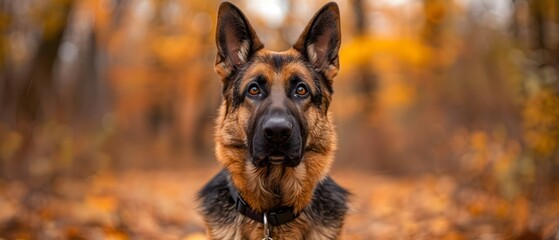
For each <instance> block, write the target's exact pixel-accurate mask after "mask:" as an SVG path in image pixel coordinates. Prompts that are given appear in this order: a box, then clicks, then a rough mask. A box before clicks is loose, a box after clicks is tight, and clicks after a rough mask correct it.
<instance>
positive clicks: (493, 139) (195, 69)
mask: <svg viewBox="0 0 559 240" xmlns="http://www.w3.org/2000/svg"><path fill="white" fill-rule="evenodd" d="M234 3H235V4H237V5H238V6H239V7H240V8H241V9H243V11H244V12H245V14H246V15H247V16H248V18H249V20H250V21H251V23H252V25H253V26H254V28H255V29H256V32H257V33H258V35H259V36H260V38H261V39H262V40H263V42H264V43H265V45H266V46H267V47H268V48H269V49H272V50H284V49H287V48H289V47H290V45H291V44H292V43H293V42H294V41H295V40H296V38H297V37H298V36H299V34H300V32H301V31H302V30H303V28H304V27H305V25H306V23H307V22H308V21H309V19H310V18H311V16H312V15H313V14H314V12H315V11H316V10H317V9H318V8H319V7H320V6H321V5H322V4H324V2H322V1H311V0H303V1H294V0H290V1H281V0H265V1H264V0H244V1H234ZM338 3H339V5H340V8H341V14H342V30H343V33H342V36H343V41H342V48H341V53H340V56H341V59H340V65H341V72H340V74H339V76H338V77H337V78H336V80H335V86H334V87H335V95H334V101H333V106H332V108H331V110H332V111H333V113H334V116H335V122H336V125H337V126H338V128H337V131H338V133H339V136H340V141H339V151H338V153H337V160H336V163H335V166H334V169H333V176H334V178H335V179H336V180H337V181H338V182H339V183H340V184H342V185H343V186H346V187H347V188H349V190H350V191H351V192H353V194H354V195H353V197H352V204H353V207H354V209H355V211H354V212H352V214H351V215H350V217H349V218H348V221H347V223H346V227H345V230H344V233H343V236H344V239H519V240H520V239H525V240H530V239H534V240H536V239H559V218H558V216H559V184H558V183H559V1H556V0H453V1H447V0H351V1H339V2H338ZM218 5H219V1H217V0H188V1H186V0H185V1H182V0H48V1H47V0H0V32H1V34H2V35H1V37H0V239H84V238H85V239H129V238H133V239H203V231H204V230H203V227H202V223H201V219H200V217H199V216H198V215H197V214H196V212H195V208H196V203H195V192H196V191H197V190H198V189H199V188H200V187H201V186H202V185H203V184H204V183H205V182H206V181H207V180H208V179H210V178H211V176H212V175H213V174H215V173H216V172H217V171H218V169H219V166H218V165H217V163H216V161H215V157H214V155H213V149H212V148H213V142H212V139H213V136H212V134H213V120H214V118H215V117H216V112H217V108H218V106H219V104H220V98H221V96H220V84H221V83H220V81H219V79H218V76H217V74H215V73H214V71H213V63H214V58H215V54H216V50H215V43H214V32H215V30H214V28H215V24H216V11H217V6H218Z"/></svg>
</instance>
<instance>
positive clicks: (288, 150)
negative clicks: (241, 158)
mask: <svg viewBox="0 0 559 240" xmlns="http://www.w3.org/2000/svg"><path fill="white" fill-rule="evenodd" d="M255 123H256V126H255V128H254V133H253V136H252V141H251V142H252V144H251V145H252V146H251V158H252V162H253V164H254V165H255V166H257V167H264V166H269V165H284V166H286V167H296V166H297V165H299V163H300V162H301V158H302V145H303V136H302V132H301V127H300V126H299V124H298V122H297V121H296V119H295V117H293V115H292V114H289V113H288V112H287V111H285V110H284V111H282V110H272V111H269V112H268V113H266V114H264V115H263V116H262V117H261V118H260V119H258V120H257V121H256V122H255Z"/></svg>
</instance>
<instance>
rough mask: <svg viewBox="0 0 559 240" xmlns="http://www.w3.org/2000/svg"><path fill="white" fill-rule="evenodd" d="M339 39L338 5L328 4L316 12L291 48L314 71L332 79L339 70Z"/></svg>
mask: <svg viewBox="0 0 559 240" xmlns="http://www.w3.org/2000/svg"><path fill="white" fill-rule="evenodd" d="M341 38H342V37H341V33H340V10H339V8H338V4H336V3H335V2H330V3H327V4H326V5H324V6H323V7H322V8H321V9H320V10H318V12H317V13H316V14H315V15H314V17H313V18H312V19H311V21H310V22H309V24H308V25H307V27H306V28H305V31H303V33H302V34H301V36H300V37H299V40H297V42H296V43H295V45H293V48H295V49H296V50H297V51H299V52H301V53H302V54H303V55H304V56H305V57H306V58H307V59H308V60H309V61H310V62H311V64H312V65H313V67H314V68H315V69H317V70H318V71H322V72H324V74H325V75H326V77H328V78H329V79H332V78H333V77H334V76H336V75H337V74H338V70H339V68H340V63H339V60H338V51H339V50H340V44H341Z"/></svg>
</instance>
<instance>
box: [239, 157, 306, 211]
mask: <svg viewBox="0 0 559 240" xmlns="http://www.w3.org/2000/svg"><path fill="white" fill-rule="evenodd" d="M305 178H306V167H305V166H304V165H300V166H297V167H295V168H288V167H282V166H268V167H262V168H257V167H255V166H254V165H252V164H246V165H245V171H244V174H243V175H241V177H238V176H235V175H233V177H232V182H233V184H234V185H235V188H236V189H237V190H238V191H239V194H240V195H241V196H242V197H243V199H245V201H246V202H247V203H248V204H249V205H250V206H251V207H252V208H253V209H254V210H255V211H257V212H267V211H269V210H270V209H274V208H278V207H292V208H293V210H294V211H295V213H300V212H301V211H302V210H303V209H304V207H305V206H307V205H308V204H309V203H310V201H311V199H310V198H305V197H304V192H305V191H310V192H311V196H312V190H314V188H313V187H311V189H308V187H307V189H305V181H306V179H305Z"/></svg>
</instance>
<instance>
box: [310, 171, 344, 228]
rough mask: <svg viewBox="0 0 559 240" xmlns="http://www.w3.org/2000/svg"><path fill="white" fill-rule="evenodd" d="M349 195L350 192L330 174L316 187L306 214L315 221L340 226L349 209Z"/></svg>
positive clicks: (330, 225)
mask: <svg viewBox="0 0 559 240" xmlns="http://www.w3.org/2000/svg"><path fill="white" fill-rule="evenodd" d="M348 196H349V192H348V191H347V190H345V189H344V188H342V187H340V186H339V185H338V184H337V183H336V182H334V180H333V179H332V178H330V177H329V176H328V177H326V178H325V179H324V181H322V182H321V183H320V184H319V185H318V186H317V187H316V189H315V192H314V196H313V201H312V203H311V205H310V206H309V207H308V208H307V209H306V214H307V215H308V216H309V217H310V218H311V220H312V221H313V222H315V223H321V225H324V226H328V227H335V228H339V227H341V225H342V224H343V221H344V217H345V215H346V213H347V211H348V210H349V206H348V201H347V198H348Z"/></svg>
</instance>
